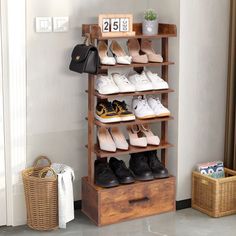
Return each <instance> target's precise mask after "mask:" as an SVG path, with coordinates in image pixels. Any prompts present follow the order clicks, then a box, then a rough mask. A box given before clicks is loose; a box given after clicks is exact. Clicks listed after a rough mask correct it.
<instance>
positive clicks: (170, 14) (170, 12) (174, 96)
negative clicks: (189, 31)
mask: <svg viewBox="0 0 236 236" xmlns="http://www.w3.org/2000/svg"><path fill="white" fill-rule="evenodd" d="M148 8H154V9H155V10H156V11H157V13H158V19H159V22H163V23H169V24H175V25H176V26H177V37H176V38H170V39H169V60H170V61H173V62H175V65H171V66H169V86H170V88H172V89H174V90H175V92H174V93H170V94H169V108H170V111H171V113H172V115H173V116H174V120H173V121H170V122H169V125H168V127H169V132H168V136H169V138H168V140H169V142H170V143H171V144H173V145H174V147H173V148H170V149H169V150H168V158H167V167H168V170H169V172H170V173H171V174H172V175H174V176H176V177H177V164H178V163H177V160H178V158H177V157H178V96H179V95H178V94H179V37H180V35H179V25H180V0H174V1H173V0H149V1H148Z"/></svg>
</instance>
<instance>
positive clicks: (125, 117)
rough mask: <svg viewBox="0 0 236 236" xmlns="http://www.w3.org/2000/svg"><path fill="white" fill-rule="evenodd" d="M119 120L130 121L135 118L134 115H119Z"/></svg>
mask: <svg viewBox="0 0 236 236" xmlns="http://www.w3.org/2000/svg"><path fill="white" fill-rule="evenodd" d="M120 120H121V121H131V120H135V116H120Z"/></svg>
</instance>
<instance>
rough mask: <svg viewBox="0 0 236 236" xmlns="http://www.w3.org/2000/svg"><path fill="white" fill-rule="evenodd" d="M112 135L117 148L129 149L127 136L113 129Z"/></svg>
mask: <svg viewBox="0 0 236 236" xmlns="http://www.w3.org/2000/svg"><path fill="white" fill-rule="evenodd" d="M110 133H111V136H112V138H113V140H114V142H115V145H116V148H118V149H121V150H128V149H129V144H128V143H127V141H126V139H125V136H124V135H123V133H122V132H121V131H120V130H119V129H118V128H111V129H110Z"/></svg>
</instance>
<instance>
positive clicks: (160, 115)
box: [156, 112, 170, 117]
mask: <svg viewBox="0 0 236 236" xmlns="http://www.w3.org/2000/svg"><path fill="white" fill-rule="evenodd" d="M164 116H170V112H166V113H161V114H158V115H156V117H164Z"/></svg>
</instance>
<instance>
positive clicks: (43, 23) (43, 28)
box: [36, 17, 52, 33]
mask: <svg viewBox="0 0 236 236" xmlns="http://www.w3.org/2000/svg"><path fill="white" fill-rule="evenodd" d="M36 32H37V33H48V32H52V18H51V17H36Z"/></svg>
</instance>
